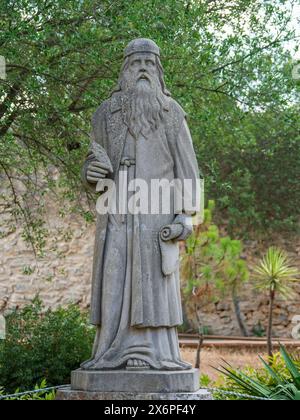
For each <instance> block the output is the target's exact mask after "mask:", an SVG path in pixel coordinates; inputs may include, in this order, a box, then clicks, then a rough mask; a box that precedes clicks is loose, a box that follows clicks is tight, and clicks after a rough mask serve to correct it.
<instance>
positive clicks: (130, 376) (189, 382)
mask: <svg viewBox="0 0 300 420" xmlns="http://www.w3.org/2000/svg"><path fill="white" fill-rule="evenodd" d="M71 390H72V392H73V391H84V392H96V393H99V392H100V393H106V392H110V393H114V392H121V393H138V394H141V393H142V394H144V393H147V394H149V393H150V394H151V393H155V394H160V393H164V394H165V393H186V392H187V393H190V392H196V391H198V390H199V370H198V369H190V370H183V371H159V370H143V371H131V370H101V371H89V370H82V369H79V370H75V371H73V372H72V377H71Z"/></svg>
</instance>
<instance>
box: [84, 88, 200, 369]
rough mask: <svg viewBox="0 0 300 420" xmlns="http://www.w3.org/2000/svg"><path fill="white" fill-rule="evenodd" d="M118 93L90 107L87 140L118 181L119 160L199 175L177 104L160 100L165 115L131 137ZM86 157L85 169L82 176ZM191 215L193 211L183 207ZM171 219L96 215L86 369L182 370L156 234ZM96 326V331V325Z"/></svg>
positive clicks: (171, 175)
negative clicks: (91, 339) (138, 363)
mask: <svg viewBox="0 0 300 420" xmlns="http://www.w3.org/2000/svg"><path fill="white" fill-rule="evenodd" d="M124 100H126V97H125V96H124V95H123V94H122V93H116V94H114V95H113V96H112V98H110V99H109V100H108V101H106V102H104V103H103V104H102V106H101V107H100V108H99V109H98V110H97V111H96V113H95V115H94V117H93V120H92V125H93V132H92V140H93V141H96V142H97V143H98V144H100V145H101V146H102V147H103V148H104V149H105V150H106V152H107V154H108V156H109V158H110V160H111V163H112V166H113V170H114V174H113V178H114V180H115V182H116V184H117V185H118V184H119V171H120V170H122V167H121V160H122V158H124V157H125V156H126V157H129V158H131V159H135V161H136V164H135V166H131V167H130V168H129V169H128V177H129V181H130V180H131V179H133V178H139V179H143V180H145V181H146V182H147V183H148V185H150V182H151V180H152V179H160V180H161V179H167V180H169V181H172V180H173V179H175V178H177V179H180V180H182V182H183V180H184V179H191V180H193V181H194V182H195V184H194V185H196V180H197V179H198V178H199V170H198V165H197V161H196V157H195V153H194V149H193V145H192V140H191V136H190V132H189V129H188V126H187V123H186V119H185V114H184V111H183V110H182V108H181V107H180V106H179V105H178V104H177V103H176V102H175V101H174V100H173V99H171V98H168V97H166V98H165V104H164V120H163V123H162V124H161V126H160V127H159V128H158V130H157V131H156V132H153V133H152V134H151V135H150V136H149V137H148V138H147V139H146V138H144V137H143V136H141V137H140V138H139V139H137V140H135V139H133V138H132V136H131V135H130V133H129V132H128V128H127V126H126V125H125V124H124V122H123V116H122V101H124ZM90 162H91V158H88V159H87V161H86V163H85V165H84V168H83V178H84V181H85V183H86V184H87V185H88V187H89V188H91V189H94V188H95V187H94V186H93V185H91V184H89V183H88V182H87V180H86V171H87V167H88V165H89V163H90ZM184 211H185V213H187V214H189V213H190V212H193V211H191V209H188V208H187V209H184ZM175 219H176V214H175V212H174V208H172V206H171V212H170V214H159V215H151V214H147V215H144V214H138V215H130V214H129V215H126V216H125V218H124V217H123V216H121V215H98V220H97V229H96V243H95V254H94V266H93V283H92V302H91V322H92V324H94V325H97V326H98V327H99V328H98V334H97V337H96V340H95V346H94V352H93V358H92V360H91V361H90V362H88V363H87V364H85V365H83V368H87V369H109V368H118V367H122V366H123V365H124V363H126V361H127V360H128V359H129V358H139V359H142V360H144V361H146V362H147V363H149V365H150V366H151V367H153V368H156V369H186V368H187V367H189V366H188V365H187V364H186V363H184V362H182V361H181V360H180V355H179V347H178V340H177V334H176V327H177V326H178V325H180V324H181V323H182V309H181V299H180V282H179V264H178V265H177V267H175V269H174V272H173V273H172V274H170V275H168V276H165V275H164V274H163V272H162V258H161V250H160V247H159V232H160V230H161V229H162V228H163V227H164V226H165V225H169V224H172V223H173V222H174V220H175ZM100 327H101V328H100Z"/></svg>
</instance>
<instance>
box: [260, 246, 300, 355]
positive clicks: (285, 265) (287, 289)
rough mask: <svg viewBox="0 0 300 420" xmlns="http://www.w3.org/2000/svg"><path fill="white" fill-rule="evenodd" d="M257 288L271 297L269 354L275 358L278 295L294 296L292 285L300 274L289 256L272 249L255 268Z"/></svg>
mask: <svg viewBox="0 0 300 420" xmlns="http://www.w3.org/2000/svg"><path fill="white" fill-rule="evenodd" d="M254 275H255V277H256V280H257V287H258V288H259V289H260V290H267V291H268V292H269V295H270V307H269V322H268V334H267V335H268V354H269V356H270V357H272V356H273V343H272V329H273V311H274V302H275V298H276V295H281V296H282V297H283V298H289V297H291V296H292V294H293V288H292V283H294V282H295V281H297V280H298V279H297V276H299V272H298V270H297V268H295V267H293V266H292V264H291V261H290V259H289V258H288V256H287V254H286V253H285V252H284V251H282V250H281V249H279V248H275V247H271V248H269V249H268V251H267V254H266V255H265V256H264V258H263V259H262V261H261V262H260V263H259V264H258V265H257V266H255V267H254Z"/></svg>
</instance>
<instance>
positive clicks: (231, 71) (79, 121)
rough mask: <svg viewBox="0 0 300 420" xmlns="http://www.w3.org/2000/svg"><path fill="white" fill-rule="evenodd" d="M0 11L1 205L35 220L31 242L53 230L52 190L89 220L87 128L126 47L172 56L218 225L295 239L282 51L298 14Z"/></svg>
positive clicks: (175, 89)
mask: <svg viewBox="0 0 300 420" xmlns="http://www.w3.org/2000/svg"><path fill="white" fill-rule="evenodd" d="M0 3H1V7H0V55H2V56H4V57H5V59H6V63H7V69H6V70H7V78H6V80H0V120H1V125H0V140H1V141H0V176H1V180H2V181H1V182H7V183H8V185H9V187H10V193H9V197H8V196H7V193H6V192H5V193H4V192H3V191H2V193H3V194H4V195H3V197H2V198H3V203H2V205H3V209H4V210H6V211H11V212H13V214H14V215H15V216H16V217H17V218H19V217H22V220H23V221H24V220H25V222H26V223H25V234H26V235H27V237H28V238H31V239H32V240H34V234H36V235H37V236H39V235H40V233H41V230H42V229H43V221H42V220H43V218H42V217H40V216H38V213H39V212H41V209H42V206H41V197H42V196H43V193H44V192H45V191H48V190H49V188H50V189H53V191H56V193H57V191H58V190H57V187H58V186H59V187H60V188H59V191H60V192H61V196H62V198H63V199H65V200H66V199H68V203H71V207H73V208H74V209H77V210H80V209H81V207H80V206H79V201H78V199H79V198H80V197H82V196H83V190H82V187H81V185H80V177H79V172H80V166H81V163H82V159H83V157H84V155H85V152H86V150H87V147H88V143H89V130H90V118H91V115H92V113H93V112H94V110H95V109H96V107H97V106H98V105H99V104H100V103H101V102H102V101H103V100H104V99H106V98H107V96H108V95H109V93H110V91H111V89H112V88H113V87H114V84H115V83H116V80H117V77H118V73H119V70H120V66H121V63H122V50H123V48H124V46H125V45H126V44H127V42H129V41H130V40H131V39H133V38H135V37H140V36H142V37H150V38H153V39H154V40H155V41H156V42H157V43H158V44H159V45H160V47H161V49H162V53H163V56H162V61H163V65H164V67H165V71H166V81H167V85H168V88H169V90H170V91H171V92H172V94H173V96H174V97H175V98H176V99H177V100H178V101H179V102H180V103H181V105H182V106H183V107H184V108H185V109H186V111H187V112H188V114H189V116H190V126H191V130H192V134H193V138H194V142H195V148H196V152H197V156H198V158H199V163H200V165H201V167H202V170H203V172H204V175H205V177H206V185H207V192H206V193H207V196H208V197H209V198H214V199H215V200H216V203H217V206H218V208H219V210H220V211H221V212H220V215H221V216H222V218H226V219H227V220H229V225H230V226H231V228H232V229H237V230H239V231H242V230H249V229H251V228H252V227H253V226H254V227H256V228H258V227H259V228H265V227H268V226H272V227H282V226H284V227H292V228H294V227H295V224H296V222H297V217H298V216H299V209H298V208H297V203H299V194H300V192H299V186H298V185H297V182H296V181H297V176H299V164H300V162H299V160H300V157H299V156H300V153H299V128H300V127H299V118H298V116H299V102H298V97H297V94H299V84H297V82H295V81H294V80H293V78H292V77H291V74H292V62H291V57H290V52H288V51H287V49H286V43H287V42H288V41H290V40H293V39H294V38H295V34H294V33H293V30H292V27H291V25H290V22H291V12H292V8H293V6H294V5H295V4H298V1H297V0H289V1H285V0H277V1H275V0H218V1H214V0H191V1H188V0H143V1H141V0H131V1H127V0H109V1H106V0H68V1H66V0H52V1H45V0H43V1H42V0H18V1H15V0H0ZM57 170H58V171H59V174H60V176H59V177H57ZM5 191H7V190H5ZM65 203H66V201H65ZM88 214H89V213H86V212H85V213H84V215H85V216H87V217H88Z"/></svg>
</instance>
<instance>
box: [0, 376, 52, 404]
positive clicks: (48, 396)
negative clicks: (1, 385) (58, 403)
mask: <svg viewBox="0 0 300 420" xmlns="http://www.w3.org/2000/svg"><path fill="white" fill-rule="evenodd" d="M45 388H47V382H46V380H45V379H43V380H42V382H41V383H40V385H36V386H35V387H34V390H35V391H38V390H40V389H45ZM18 393H20V390H19V389H16V390H15V391H14V394H18ZM1 396H4V391H3V389H0V397H1ZM55 396H56V392H55V390H50V391H40V392H35V393H32V394H26V395H20V396H14V397H8V398H5V399H4V401H28V400H29V401H32V400H33V401H53V400H54V399H55Z"/></svg>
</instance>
